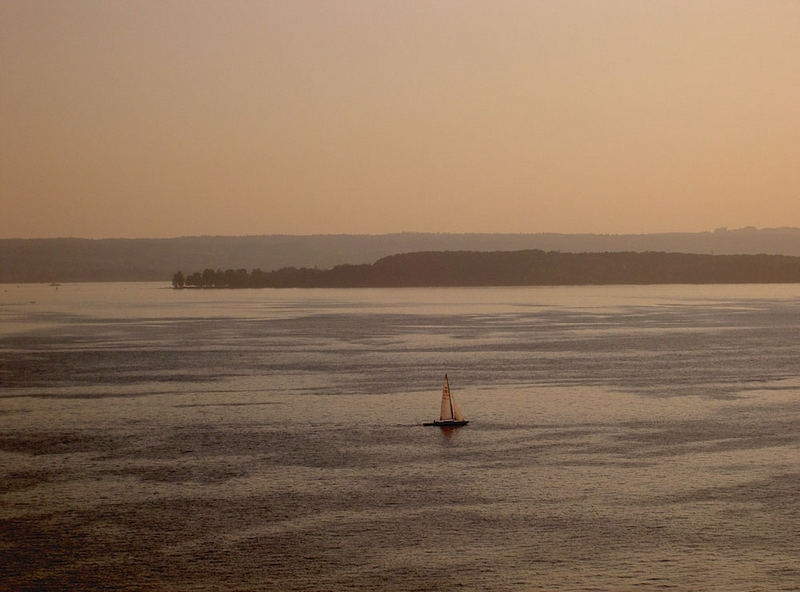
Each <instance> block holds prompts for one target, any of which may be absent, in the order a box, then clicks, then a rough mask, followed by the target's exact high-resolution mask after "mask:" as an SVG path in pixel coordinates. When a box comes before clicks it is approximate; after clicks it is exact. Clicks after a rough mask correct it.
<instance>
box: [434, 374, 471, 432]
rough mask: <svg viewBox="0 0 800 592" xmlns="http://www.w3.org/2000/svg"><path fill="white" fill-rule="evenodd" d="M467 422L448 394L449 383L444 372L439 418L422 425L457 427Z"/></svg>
mask: <svg viewBox="0 0 800 592" xmlns="http://www.w3.org/2000/svg"><path fill="white" fill-rule="evenodd" d="M468 423H469V421H467V420H466V419H464V416H463V415H462V414H461V410H460V409H459V408H458V405H456V402H455V401H454V400H453V397H452V396H451V395H450V383H449V382H448V381H447V374H445V375H444V386H442V412H441V414H440V415H439V419H438V420H434V421H432V422H430V423H424V424H422V425H426V426H439V427H440V428H457V427H459V426H464V425H467V424H468Z"/></svg>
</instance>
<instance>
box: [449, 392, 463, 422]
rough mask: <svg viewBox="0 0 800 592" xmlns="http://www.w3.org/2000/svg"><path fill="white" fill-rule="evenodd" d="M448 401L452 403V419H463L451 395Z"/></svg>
mask: <svg viewBox="0 0 800 592" xmlns="http://www.w3.org/2000/svg"><path fill="white" fill-rule="evenodd" d="M450 402H451V403H452V404H453V419H455V420H456V421H464V416H463V415H461V410H460V409H459V408H458V405H456V402H455V401H454V400H453V398H452V397H450Z"/></svg>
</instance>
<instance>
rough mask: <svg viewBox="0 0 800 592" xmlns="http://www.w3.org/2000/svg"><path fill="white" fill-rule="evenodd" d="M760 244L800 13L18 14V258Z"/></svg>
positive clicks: (9, 112) (783, 203) (171, 5)
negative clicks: (27, 246) (754, 233)
mask: <svg viewBox="0 0 800 592" xmlns="http://www.w3.org/2000/svg"><path fill="white" fill-rule="evenodd" d="M748 225H753V226H759V227H767V226H800V1H797V0H786V1H780V0H775V1H759V0H747V1H737V0H719V1H703V0H685V1H680V2H678V1H674V2H673V1H666V0H665V1H655V0H652V1H648V0H630V1H623V0H602V1H598V0H591V1H590V0H586V1H569V0H553V1H535V0H525V1H519V2H512V1H497V0H491V1H490V0H484V1H469V0H458V1H452V2H448V1H429V2H421V1H420V2H418V1H412V0H398V1H394V2H386V1H379V0H332V1H313V0H286V1H267V0H261V1H256V0H252V1H243V0H242V1H238V0H233V1H231V0H224V1H223V0H218V1H213V2H211V1H202V0H184V1H175V0H173V1H170V0H166V1H164V0H158V1H155V0H153V1H150V0H135V1H117V0H111V1H109V0H98V1H85V0H43V1H40V0H0V237H52V236H82V237H140V236H141V237H167V236H180V235H187V234H272V233H286V234H310V233H384V232H395V231H435V232H569V233H571V232H601V233H629V232H634V233H638V232H661V231H695V230H711V229H713V228H715V227H717V226H729V227H731V228H736V227H741V226H748Z"/></svg>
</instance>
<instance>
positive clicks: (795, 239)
mask: <svg viewBox="0 0 800 592" xmlns="http://www.w3.org/2000/svg"><path fill="white" fill-rule="evenodd" d="M529 249H540V250H543V251H562V252H567V253H582V252H587V253H590V252H606V251H607V252H622V251H635V252H645V251H657V252H677V253H701V254H717V255H722V254H759V253H764V254H771V255H797V256H800V229H798V228H768V229H757V228H742V229H738V230H727V229H724V228H723V229H718V230H715V231H713V232H697V233H664V234H626V235H622V234H620V235H610V234H609V235H606V234H552V233H550V234H547V233H540V234H436V233H412V232H404V233H397V234H382V235H308V236H291V235H264V236H239V237H232V236H187V237H181V238H169V239H148V238H139V239H81V238H56V239H0V282H74V281H147V280H149V281H158V280H163V279H165V278H169V277H171V275H172V273H174V272H175V270H176V269H182V270H184V272H186V271H187V270H198V269H200V270H202V269H207V268H210V269H215V270H216V269H219V268H222V269H227V268H233V269H242V268H243V269H247V270H253V269H262V270H276V269H281V268H284V267H298V268H300V267H309V268H313V267H321V268H330V267H333V266H335V265H338V264H341V263H349V264H366V263H372V262H373V261H376V260H377V259H380V258H382V257H386V256H390V255H395V254H398V253H410V252H420V251H516V250H529Z"/></svg>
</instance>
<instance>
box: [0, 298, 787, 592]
mask: <svg viewBox="0 0 800 592" xmlns="http://www.w3.org/2000/svg"><path fill="white" fill-rule="evenodd" d="M445 372H447V373H448V375H449V378H450V386H451V388H452V392H453V395H454V397H455V398H456V400H457V401H458V403H459V406H460V407H461V409H462V410H463V411H464V413H465V415H466V416H467V418H468V419H470V420H471V421H470V424H469V425H468V426H466V427H463V428H460V429H457V430H453V431H449V432H447V431H442V430H440V429H439V428H432V427H422V425H421V424H422V422H423V421H430V420H432V419H434V418H436V417H437V416H438V410H439V402H440V397H441V383H442V379H443V375H444V373H445ZM0 385H1V386H2V389H1V390H0V397H1V398H0V589H1V590H14V591H22V590H192V591H205V590H225V591H229V590H242V591H244V590H280V591H283V590H287V591H296V590H304V591H312V590H326V591H328V590H329V591H340V590H341V591H344V590H364V591H366V590H370V591H372V590H397V591H401V590H402V591H406V590H435V591H449V590H486V591H512V590H519V591H527V590H553V591H557V590H610V591H622V590H681V591H684V590H697V591H701V590H702V591H708V590H720V591H738V590H742V591H744V590H769V591H774V590H800V503H799V502H798V492H800V285H772V286H764V285H752V286H607V287H558V288H542V287H535V288H479V289H397V290H391V289H387V290H306V291H304V290H243V291H231V290H207V291H196V290H183V291H175V290H170V289H166V287H165V286H164V285H163V284H152V283H134V284H68V285H62V286H47V285H23V286H14V285H6V286H0Z"/></svg>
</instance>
